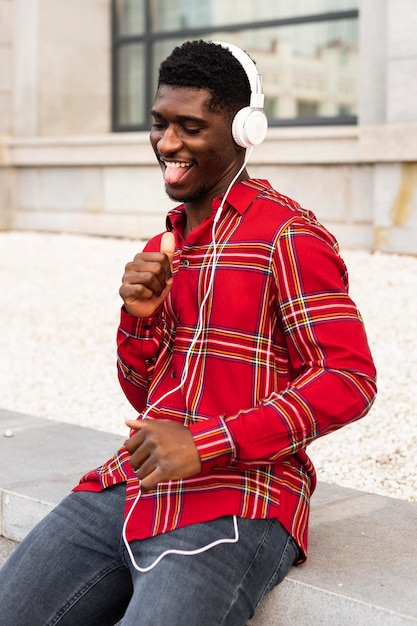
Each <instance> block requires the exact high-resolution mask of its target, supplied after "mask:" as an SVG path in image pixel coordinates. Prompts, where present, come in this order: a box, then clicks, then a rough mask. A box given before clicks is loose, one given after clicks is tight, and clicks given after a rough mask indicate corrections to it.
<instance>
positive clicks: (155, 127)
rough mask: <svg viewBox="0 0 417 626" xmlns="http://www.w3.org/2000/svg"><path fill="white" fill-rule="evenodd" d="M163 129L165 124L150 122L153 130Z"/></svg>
mask: <svg viewBox="0 0 417 626" xmlns="http://www.w3.org/2000/svg"><path fill="white" fill-rule="evenodd" d="M165 127H166V124H165V123H164V122H156V121H153V122H152V128H153V130H163V129H164V128H165Z"/></svg>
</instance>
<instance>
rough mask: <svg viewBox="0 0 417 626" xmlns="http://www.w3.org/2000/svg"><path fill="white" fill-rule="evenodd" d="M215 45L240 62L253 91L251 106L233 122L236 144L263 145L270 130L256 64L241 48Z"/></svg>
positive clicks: (241, 110) (248, 146)
mask: <svg viewBox="0 0 417 626" xmlns="http://www.w3.org/2000/svg"><path fill="white" fill-rule="evenodd" d="M213 43H215V44H217V45H218V46H221V47H222V48H225V49H226V50H228V51H229V52H230V53H231V54H232V56H234V57H235V59H236V60H237V61H239V63H240V65H241V66H242V68H243V70H244V71H245V74H246V76H247V77H248V81H249V86H250V90H251V96H250V104H249V106H247V107H244V108H243V109H240V111H238V112H237V113H236V115H235V117H234V120H233V122H232V135H233V138H234V140H235V142H236V143H237V144H238V145H239V146H241V147H242V148H250V147H251V146H257V145H258V144H260V143H262V141H263V140H264V139H265V137H266V133H267V130H268V120H267V118H266V115H265V112H264V110H263V106H264V94H263V90H262V78H261V75H260V74H259V72H258V69H257V67H256V65H255V63H254V62H253V61H252V59H251V58H250V56H249V55H247V54H246V52H244V51H243V50H242V49H241V48H238V46H235V45H234V44H232V43H226V42H224V41H213Z"/></svg>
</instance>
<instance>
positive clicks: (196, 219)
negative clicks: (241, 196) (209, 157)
mask: <svg viewBox="0 0 417 626" xmlns="http://www.w3.org/2000/svg"><path fill="white" fill-rule="evenodd" d="M247 178H249V175H248V173H247V171H246V169H244V170H243V171H242V173H241V174H240V175H239V177H238V178H237V179H236V181H235V182H234V184H233V186H234V185H237V184H238V183H240V182H241V181H242V180H246V179H247ZM229 184H230V183H229ZM228 187H229V185H225V186H223V187H222V188H221V189H219V190H217V191H214V192H213V193H212V194H210V195H209V196H205V197H201V198H199V199H198V200H193V201H191V202H184V208H185V214H186V216H187V221H186V225H185V227H184V237H186V236H187V235H188V233H190V232H191V231H192V230H193V229H194V228H197V226H199V225H200V224H201V223H202V222H203V221H204V220H205V219H206V217H209V216H210V215H211V213H212V203H213V200H214V198H217V197H218V196H221V195H222V194H224V193H226V192H227V190H228Z"/></svg>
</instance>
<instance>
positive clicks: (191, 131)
mask: <svg viewBox="0 0 417 626" xmlns="http://www.w3.org/2000/svg"><path fill="white" fill-rule="evenodd" d="M183 131H184V132H185V133H187V135H198V133H199V132H201V128H189V127H187V126H184V127H183Z"/></svg>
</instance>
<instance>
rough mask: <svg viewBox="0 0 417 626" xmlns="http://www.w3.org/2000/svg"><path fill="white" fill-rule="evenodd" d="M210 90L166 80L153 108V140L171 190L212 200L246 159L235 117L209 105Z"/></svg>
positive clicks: (184, 197)
mask: <svg viewBox="0 0 417 626" xmlns="http://www.w3.org/2000/svg"><path fill="white" fill-rule="evenodd" d="M209 98H210V92H209V91H207V90H204V89H201V90H200V89H187V88H183V87H169V86H165V85H162V86H161V87H160V88H159V90H158V93H157V94H156V98H155V103H154V106H153V109H152V119H153V123H152V130H151V133H150V140H151V144H152V147H153V149H154V151H155V154H156V156H157V159H158V161H159V163H160V165H161V169H162V173H163V175H164V180H165V189H166V192H167V194H168V196H169V197H170V198H171V199H172V200H175V201H176V202H185V203H189V204H190V203H193V202H200V201H201V200H205V199H206V200H207V201H210V203H211V200H212V199H213V198H215V197H216V196H218V195H220V194H221V193H223V192H224V191H225V189H226V187H227V185H228V184H229V182H230V181H231V179H232V178H233V176H234V175H235V174H236V172H237V170H238V169H239V167H240V165H241V163H242V160H243V159H242V152H241V151H240V150H238V149H236V145H235V143H234V141H233V138H232V134H231V122H230V120H229V119H227V118H226V116H224V115H222V114H221V113H213V112H212V111H209V109H208V106H207V103H208V102H209Z"/></svg>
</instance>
